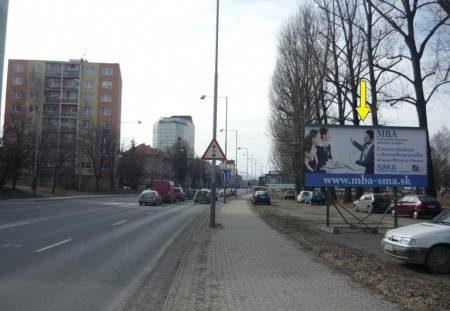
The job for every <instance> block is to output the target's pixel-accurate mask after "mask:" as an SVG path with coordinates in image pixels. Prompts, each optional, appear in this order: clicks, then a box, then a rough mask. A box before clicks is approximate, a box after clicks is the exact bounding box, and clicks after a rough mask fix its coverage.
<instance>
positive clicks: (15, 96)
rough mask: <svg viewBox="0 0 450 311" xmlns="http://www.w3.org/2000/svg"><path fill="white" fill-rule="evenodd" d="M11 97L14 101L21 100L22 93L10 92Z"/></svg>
mask: <svg viewBox="0 0 450 311" xmlns="http://www.w3.org/2000/svg"><path fill="white" fill-rule="evenodd" d="M11 97H12V98H15V99H21V98H23V93H22V92H12V93H11Z"/></svg>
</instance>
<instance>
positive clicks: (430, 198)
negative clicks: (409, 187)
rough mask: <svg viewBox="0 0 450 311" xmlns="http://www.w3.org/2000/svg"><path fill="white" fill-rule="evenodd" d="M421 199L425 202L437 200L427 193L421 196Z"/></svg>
mask: <svg viewBox="0 0 450 311" xmlns="http://www.w3.org/2000/svg"><path fill="white" fill-rule="evenodd" d="M419 200H420V201H421V202H425V203H434V202H436V201H437V200H436V199H435V198H433V197H429V196H425V195H422V196H419Z"/></svg>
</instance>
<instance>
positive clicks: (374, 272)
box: [249, 201, 450, 310]
mask: <svg viewBox="0 0 450 311" xmlns="http://www.w3.org/2000/svg"><path fill="white" fill-rule="evenodd" d="M274 203H275V204H274V205H272V206H265V205H258V206H253V207H252V208H254V210H255V211H256V212H257V213H258V214H259V215H260V217H262V218H263V219H264V220H265V221H266V222H267V223H268V224H269V225H270V226H272V227H273V228H274V229H276V230H278V231H280V232H282V233H284V234H286V235H288V236H289V237H290V238H292V239H293V240H295V241H297V242H299V243H300V244H301V245H302V246H303V247H304V248H306V249H309V250H311V251H312V252H314V253H315V254H317V256H318V257H319V258H320V259H321V260H322V261H324V262H325V263H327V264H329V265H331V266H333V267H335V268H336V269H337V270H339V271H341V272H343V273H345V274H347V275H349V276H350V277H352V279H354V280H356V281H357V282H359V283H361V284H362V285H364V286H367V287H369V288H371V289H373V290H374V291H376V292H377V293H380V294H382V295H384V296H385V297H386V298H387V299H389V300H390V301H393V302H396V303H399V304H401V305H402V306H404V307H405V308H407V309H408V310H450V295H449V293H450V282H448V279H450V275H440V276H437V277H433V276H432V277H431V278H430V277H428V275H424V274H422V273H418V272H417V271H414V270H413V269H407V268H405V267H404V266H403V265H401V264H398V263H397V262H395V260H392V261H389V260H380V258H379V256H377V255H376V254H374V253H372V252H371V251H370V249H369V248H368V247H367V246H366V247H365V245H363V244H364V243H361V245H359V246H358V245H356V244H354V243H353V244H348V243H341V241H340V240H339V238H336V235H332V234H329V233H326V232H323V231H321V230H319V229H318V228H317V224H318V223H320V222H322V223H323V222H324V216H323V215H324V212H323V208H322V211H318V209H314V208H316V207H317V206H314V207H313V208H312V209H311V208H310V207H307V208H303V209H306V211H305V212H304V213H299V212H298V211H296V210H298V209H299V207H298V206H297V207H296V206H295V205H296V203H295V202H293V203H290V202H289V203H286V202H285V201H275V202H274ZM249 204H250V203H249ZM308 209H310V210H308ZM292 211H294V212H293V213H292ZM362 216H363V215H361V217H362ZM318 217H320V219H322V220H320V219H319V218H318ZM389 217H390V216H389ZM339 218H340V217H339V216H338V215H337V216H336V215H335V212H334V213H333V215H332V219H335V220H336V221H337V220H338V219H339ZM386 221H387V222H392V219H387V220H386ZM400 221H401V225H402V224H409V222H411V221H412V220H410V219H406V218H400ZM387 227H389V226H387ZM356 234H357V233H356ZM361 234H365V235H367V233H362V232H361ZM333 236H334V237H333ZM372 237H373V235H372Z"/></svg>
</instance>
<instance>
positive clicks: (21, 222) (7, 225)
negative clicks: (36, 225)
mask: <svg viewBox="0 0 450 311" xmlns="http://www.w3.org/2000/svg"><path fill="white" fill-rule="evenodd" d="M29 224H31V222H30V221H18V222H13V223H9V224H5V225H0V230H2V229H8V228H14V227H18V226H25V225H29Z"/></svg>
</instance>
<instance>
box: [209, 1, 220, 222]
mask: <svg viewBox="0 0 450 311" xmlns="http://www.w3.org/2000/svg"><path fill="white" fill-rule="evenodd" d="M215 54H216V55H215V58H216V59H215V66H214V67H215V68H214V112H213V139H214V140H215V139H216V134H217V89H218V80H219V79H218V73H217V69H218V68H217V67H218V63H219V0H217V10H216V53H215ZM209 226H210V227H216V160H212V171H211V212H210V221H209Z"/></svg>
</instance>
